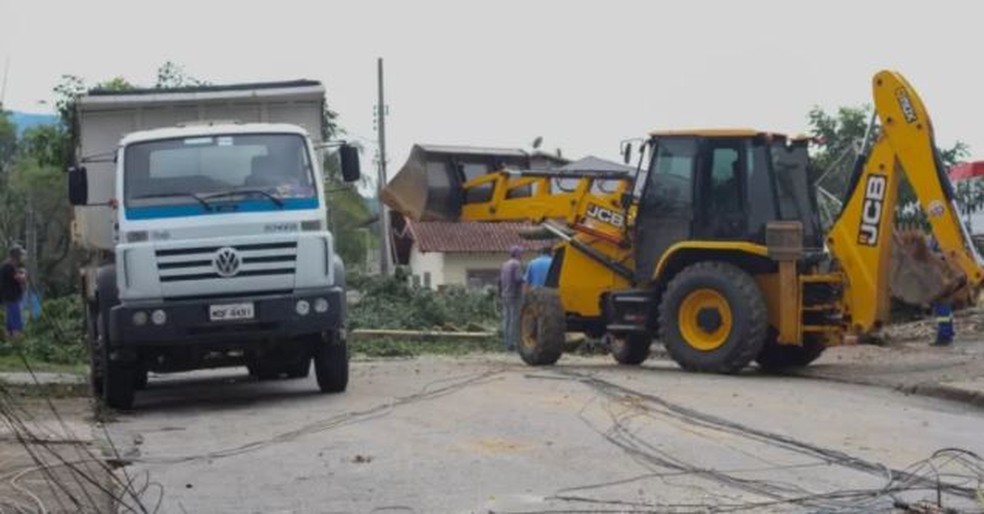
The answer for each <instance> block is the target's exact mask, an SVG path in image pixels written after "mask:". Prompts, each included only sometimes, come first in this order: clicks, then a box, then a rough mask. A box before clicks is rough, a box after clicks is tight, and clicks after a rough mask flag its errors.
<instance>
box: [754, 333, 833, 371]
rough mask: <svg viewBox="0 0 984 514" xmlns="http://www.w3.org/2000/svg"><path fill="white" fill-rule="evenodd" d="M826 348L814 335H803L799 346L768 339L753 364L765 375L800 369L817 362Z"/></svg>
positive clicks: (821, 340) (773, 338)
mask: <svg viewBox="0 0 984 514" xmlns="http://www.w3.org/2000/svg"><path fill="white" fill-rule="evenodd" d="M826 348H827V347H826V345H824V343H823V338H822V337H820V336H817V335H815V334H804V335H803V344H802V345H801V346H791V345H786V344H779V343H778V342H777V341H776V340H775V337H770V338H769V339H768V340H767V341H766V342H765V345H764V346H763V347H762V351H761V352H759V354H758V356H757V357H756V358H755V362H757V363H758V365H759V367H760V368H762V371H765V372H767V373H772V372H778V371H782V370H785V369H790V368H802V367H804V366H808V365H809V364H810V363H811V362H813V361H815V360H817V359H818V358H819V357H820V355H821V354H823V351H824V350H825V349H826Z"/></svg>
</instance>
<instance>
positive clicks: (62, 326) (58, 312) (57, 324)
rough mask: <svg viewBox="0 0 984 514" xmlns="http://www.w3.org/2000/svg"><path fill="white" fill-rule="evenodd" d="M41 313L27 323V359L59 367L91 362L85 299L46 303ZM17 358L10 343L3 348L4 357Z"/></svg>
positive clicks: (57, 300)
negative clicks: (60, 365)
mask: <svg viewBox="0 0 984 514" xmlns="http://www.w3.org/2000/svg"><path fill="white" fill-rule="evenodd" d="M41 312H42V314H41V317H40V319H26V320H25V327H24V328H25V330H24V336H25V337H24V341H23V343H21V344H22V345H23V352H24V355H25V356H26V357H28V358H29V359H32V360H38V361H42V362H51V363H56V364H80V363H83V362H87V358H86V352H87V349H86V344H85V332H84V328H83V325H84V321H83V319H84V318H83V313H82V300H81V298H79V297H78V296H75V295H73V296H64V297H61V298H55V299H52V300H46V301H45V302H44V303H43V305H42V307H41ZM0 316H2V314H0ZM14 354H16V349H15V348H14V347H13V345H12V344H11V343H10V342H9V341H4V342H3V343H2V344H0V355H14Z"/></svg>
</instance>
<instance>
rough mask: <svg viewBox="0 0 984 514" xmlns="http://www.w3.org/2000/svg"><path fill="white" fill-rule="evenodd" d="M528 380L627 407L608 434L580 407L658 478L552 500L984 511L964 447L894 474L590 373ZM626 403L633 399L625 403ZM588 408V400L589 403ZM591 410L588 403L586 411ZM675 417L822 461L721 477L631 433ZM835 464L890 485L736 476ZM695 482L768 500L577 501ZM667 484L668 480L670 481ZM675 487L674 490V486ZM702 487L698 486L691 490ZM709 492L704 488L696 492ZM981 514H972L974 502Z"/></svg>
mask: <svg viewBox="0 0 984 514" xmlns="http://www.w3.org/2000/svg"><path fill="white" fill-rule="evenodd" d="M526 376H527V378H532V379H548V380H572V381H576V382H580V383H582V384H584V385H586V386H588V387H590V388H591V389H593V390H595V391H596V392H598V393H599V395H600V396H601V397H602V398H606V399H608V400H610V401H613V402H618V403H620V404H627V405H629V411H630V412H629V413H627V414H626V413H622V414H617V413H615V412H612V410H611V409H606V412H607V413H608V415H609V417H610V421H611V425H610V426H609V427H608V428H607V429H602V428H599V427H597V426H595V425H594V424H593V423H592V422H590V421H589V420H588V419H587V418H586V417H585V414H584V409H582V411H581V413H580V416H581V418H582V420H583V421H584V422H585V423H586V424H587V425H588V426H589V427H591V428H592V429H593V430H594V431H596V432H597V433H598V434H599V435H601V436H602V437H604V438H605V439H606V440H607V441H608V442H610V443H611V444H613V445H614V446H616V447H618V448H620V449H621V450H623V451H625V452H626V453H628V454H629V455H630V456H632V457H633V458H634V459H635V460H636V461H637V462H639V463H640V464H641V465H643V466H644V467H646V468H647V469H650V470H651V471H652V472H651V473H647V474H644V475H640V476H637V477H632V478H629V479H625V480H618V481H610V482H606V483H600V484H589V485H582V486H577V487H570V488H565V489H562V490H559V491H557V492H556V493H554V495H552V496H550V497H549V498H548V499H553V500H559V501H565V502H571V503H590V504H592V505H599V506H601V505H607V506H621V507H630V508H633V509H649V510H650V511H653V512H695V511H696V512H740V511H749V510H761V509H768V508H778V507H781V506H783V505H787V506H791V505H798V506H801V507H804V508H810V509H819V510H821V511H824V512H837V513H846V512H858V513H867V512H897V511H898V509H900V508H903V509H912V510H913V511H915V509H917V508H924V507H926V506H927V505H928V506H931V507H932V508H935V509H938V510H939V511H940V512H942V511H943V510H944V509H947V508H949V507H950V506H951V504H953V503H955V502H958V503H959V504H960V507H961V508H963V509H965V510H961V511H960V512H982V513H984V501H982V499H984V489H982V488H984V459H982V458H981V457H980V456H979V455H977V454H975V453H973V452H971V451H968V450H964V449H960V448H944V449H941V450H938V451H936V452H934V453H933V454H932V455H931V456H930V457H929V458H927V459H923V460H920V461H918V462H915V463H913V464H912V465H910V466H908V467H906V468H905V469H892V468H889V467H887V466H885V465H883V464H881V463H877V462H871V461H868V460H865V459H863V458H860V457H857V456H853V455H849V454H847V453H844V452H842V451H838V450H832V449H828V448H822V447H820V446H817V445H814V444H810V443H807V442H803V441H799V440H796V439H794V438H792V437H789V436H785V435H782V434H777V433H774V432H769V431H766V430H761V429H757V428H753V427H749V426H747V425H743V424H740V423H736V422H733V421H730V420H727V419H724V418H721V417H718V416H714V415H711V414H708V413H704V412H700V411H697V410H694V409H691V408H689V407H684V406H682V405H679V404H676V403H673V402H670V401H669V400H666V399H664V398H662V397H659V396H656V395H653V394H650V393H644V392H640V391H636V390H633V389H630V388H627V387H624V386H621V385H618V384H615V383H612V382H609V381H607V380H603V379H600V378H598V377H596V376H593V375H590V374H584V373H579V372H575V371H570V370H564V369H557V370H554V371H553V372H552V373H548V374H535V375H533V374H530V375H526ZM626 400H631V401H630V402H627V401H626ZM589 403H590V402H589ZM585 408H587V405H585ZM640 415H641V416H647V417H655V418H659V419H665V418H670V419H674V420H676V421H678V422H683V423H686V424H688V425H692V426H695V427H699V428H701V429H707V430H713V431H717V432H722V433H727V434H731V435H734V436H738V437H742V438H745V439H749V440H752V441H755V442H758V443H760V444H766V445H770V446H773V447H775V448H778V449H781V450H784V451H789V452H793V453H796V454H800V455H803V456H807V457H810V458H813V459H817V461H816V462H814V463H805V464H800V465H792V466H774V467H768V468H759V469H755V470H730V471H722V470H715V469H708V468H701V467H699V466H694V465H692V464H690V463H688V462H685V461H683V460H682V459H680V458H678V457H676V456H674V455H671V454H669V453H667V452H666V451H663V450H661V449H659V448H657V447H656V446H654V445H652V444H650V443H649V442H647V441H645V440H643V439H641V438H640V437H639V436H638V435H637V434H636V433H635V432H634V431H633V430H632V428H631V427H629V426H628V425H627V423H628V422H629V421H631V420H632V419H634V418H636V417H638V416H640ZM829 465H835V466H840V467H843V468H847V469H851V470H854V471H858V472H862V473H865V474H869V475H873V476H875V477H882V478H884V479H885V483H884V485H882V486H881V487H873V488H857V489H844V490H833V491H824V492H816V491H810V490H807V489H805V488H803V487H800V486H798V485H795V484H790V483H785V482H781V481H776V480H763V479H745V478H741V477H739V476H737V475H738V474H740V473H743V472H750V471H775V470H780V469H791V468H795V467H800V468H809V467H819V466H829ZM671 476H676V477H682V476H692V477H696V478H701V479H705V480H710V481H712V482H715V483H717V484H718V485H725V486H728V487H730V488H733V489H736V490H739V491H743V492H745V493H751V494H754V495H758V496H762V497H763V498H764V499H763V500H758V501H750V500H744V501H730V502H722V503H715V504H709V505H707V504H674V503H659V502H646V501H629V500H626V499H624V498H615V499H601V498H591V497H585V496H579V495H571V494H570V493H571V492H574V491H584V490H597V489H603V488H605V487H611V486H616V485H621V484H624V483H628V482H634V481H638V480H645V479H648V478H657V479H660V480H662V481H664V482H666V478H667V477H671ZM666 483H668V482H666ZM671 485H673V484H671ZM690 487H697V486H690ZM697 488H698V489H701V490H703V488H700V487H697ZM920 492H922V493H923V494H925V492H931V493H932V498H922V499H920V500H918V501H905V500H903V499H902V498H900V496H901V495H903V494H907V493H908V494H912V493H917V494H918V493H920ZM707 494H708V495H709V496H713V497H717V498H720V497H721V495H722V491H721V490H720V489H715V491H714V493H710V492H709V491H708V492H707ZM971 502H972V504H973V505H974V506H975V507H976V510H966V509H967V508H968V507H967V506H968V505H969V504H971Z"/></svg>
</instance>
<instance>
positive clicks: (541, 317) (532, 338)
mask: <svg viewBox="0 0 984 514" xmlns="http://www.w3.org/2000/svg"><path fill="white" fill-rule="evenodd" d="M566 330H567V321H566V319H565V317H564V306H563V304H562V303H561V302H560V294H559V293H558V292H557V290H556V289H549V288H545V287H541V288H537V289H534V290H532V291H530V292H529V293H527V294H526V295H525V297H524V298H523V306H522V308H521V309H520V314H519V356H520V357H522V359H523V362H525V363H527V364H529V365H530V366H549V365H551V364H554V363H556V362H557V360H558V359H560V356H561V354H563V353H564V342H565V340H564V336H565V332H566Z"/></svg>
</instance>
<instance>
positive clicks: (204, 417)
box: [108, 356, 984, 513]
mask: <svg viewBox="0 0 984 514" xmlns="http://www.w3.org/2000/svg"><path fill="white" fill-rule="evenodd" d="M108 428H109V430H108V433H109V434H110V437H111V440H112V442H113V444H114V446H115V447H116V448H117V451H119V452H120V453H121V455H122V456H123V457H124V458H125V459H126V460H129V461H130V462H131V464H130V465H129V466H127V467H126V468H124V469H125V470H126V472H127V474H128V475H129V476H133V477H139V478H140V479H141V480H143V479H145V478H149V479H150V480H151V482H152V483H154V484H155V485H154V486H153V487H148V488H147V490H146V492H145V495H144V503H145V504H146V505H147V506H148V508H149V509H152V508H154V507H155V506H156V505H157V503H158V499H159V497H160V501H161V503H160V509H159V511H160V512H168V513H171V512H175V513H183V512H189V513H195V512H257V513H260V512H262V513H278V512H282V513H288V512H298V513H300V512H317V513H322V512H421V513H423V512H428V513H429V512H571V511H581V512H626V511H649V512H694V511H697V512H707V511H709V510H708V509H715V508H716V509H718V510H720V511H727V512H731V511H753V512H787V511H791V512H798V511H809V512H816V511H826V512H837V511H843V512H874V511H877V510H879V509H882V510H885V509H888V510H890V509H891V505H892V502H893V500H892V497H891V496H890V495H889V494H887V493H886V492H887V491H891V492H892V493H893V496H895V497H897V498H899V499H902V500H905V501H910V502H913V501H918V500H921V499H925V498H930V499H933V500H934V501H935V498H936V493H935V492H934V491H933V490H932V489H933V485H934V484H935V481H930V482H927V481H925V480H926V478H927V477H933V476H934V472H933V469H932V468H933V467H934V466H935V467H936V468H937V471H941V470H942V471H945V469H944V468H946V469H949V467H953V466H955V464H954V459H953V458H951V459H949V460H946V461H944V460H943V459H944V457H946V455H953V454H945V455H943V456H939V457H937V458H936V459H934V461H933V462H932V465H929V463H923V464H924V465H922V466H917V467H911V468H909V466H910V465H913V464H914V463H919V462H920V461H922V460H924V459H926V458H928V457H930V456H931V455H932V454H933V452H935V451H936V450H939V449H941V448H954V447H955V448H962V449H966V450H970V451H973V452H976V453H977V454H980V455H984V436H982V434H984V410H982V409H978V408H975V407H971V406H967V405H963V404H959V403H952V402H948V401H946V400H939V399H930V398H924V397H919V396H907V395H905V394H903V393H901V392H898V391H893V390H890V389H885V388H882V387H873V386H867V385H855V384H840V383H833V382H830V381H825V380H819V379H813V378H803V377H770V376H763V375H759V374H756V373H754V372H750V373H746V374H744V375H742V376H711V375H697V374H690V373H684V372H681V371H679V370H677V369H676V368H675V367H674V366H673V365H672V364H670V363H666V362H663V361H652V360H651V361H649V362H648V363H647V364H646V365H644V366H642V367H639V368H625V367H618V366H616V365H614V364H613V363H612V362H611V361H610V360H609V358H607V357H593V358H585V357H581V358H577V357H570V356H565V357H564V358H563V359H562V360H561V363H560V364H558V365H557V366H554V367H550V368H530V367H526V366H524V365H522V364H521V363H519V362H518V359H517V358H515V357H511V356H474V357H465V358H441V357H425V358H419V359H412V360H380V361H369V362H356V363H353V369H352V377H351V382H350V387H349V390H348V392H346V393H344V394H340V395H321V394H318V393H316V385H315V381H314V378H313V376H312V377H310V378H308V379H301V380H280V381H273V382H254V381H252V380H251V379H249V378H248V377H247V376H246V373H245V370H244V369H228V370H222V371H212V372H200V373H194V374H186V375H174V376H167V377H153V378H152V380H151V385H150V388H149V389H148V390H146V391H143V392H142V393H141V394H139V395H138V397H137V410H136V411H134V412H133V413H129V414H124V415H119V416H118V417H117V418H116V420H115V421H114V422H112V423H110V424H109V427H108ZM907 468H908V471H909V472H911V474H906V473H904V472H903V471H904V470H906V469H907ZM953 473H954V474H955V475H966V474H967V473H969V472H968V471H966V469H964V468H960V469H959V470H957V471H954V472H953ZM889 477H894V480H893V481H891V482H890V481H889ZM961 480H963V481H961ZM949 482H955V483H957V482H959V484H962V485H966V484H964V482H966V480H964V479H963V478H953V477H950V478H945V479H944V482H943V483H944V484H947V483H949ZM158 486H159V487H158ZM913 489H915V490H913ZM950 491H955V490H953V489H950ZM161 493H162V495H161ZM973 495H974V493H973V492H970V490H969V489H964V490H962V491H959V490H956V492H955V493H954V494H950V493H947V492H946V490H944V492H943V494H942V499H943V501H944V503H945V504H946V505H948V506H954V507H960V508H965V509H972V508H984V505H979V504H975V503H974V502H975V500H971V499H969V498H968V496H969V497H972V496H973Z"/></svg>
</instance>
